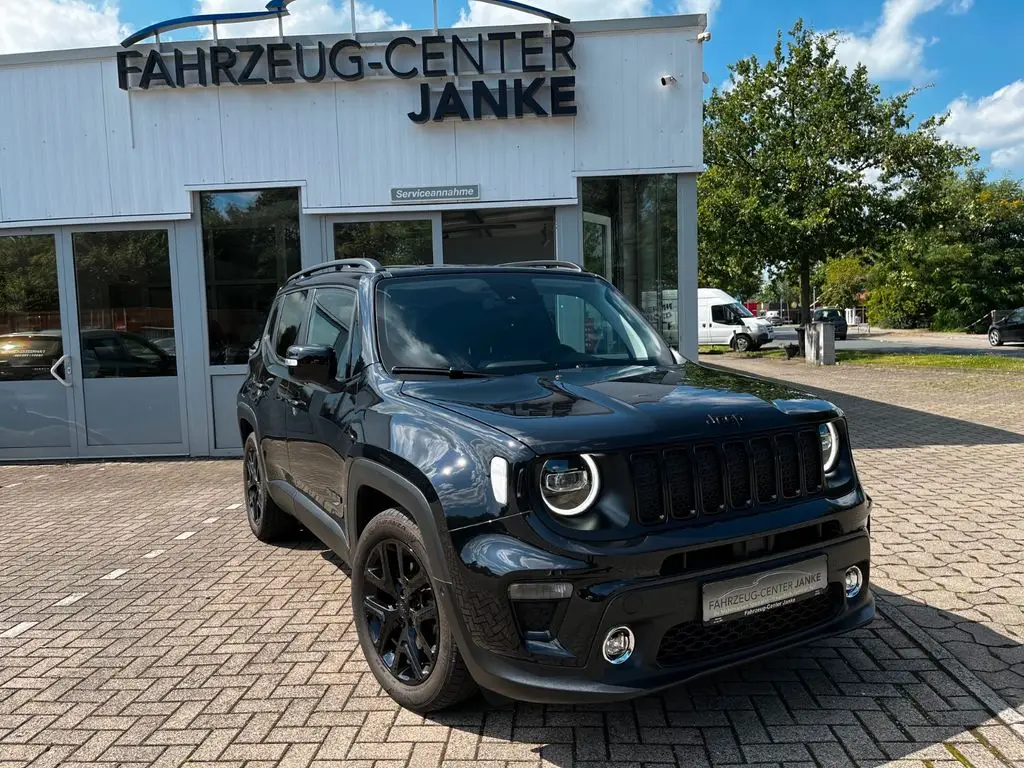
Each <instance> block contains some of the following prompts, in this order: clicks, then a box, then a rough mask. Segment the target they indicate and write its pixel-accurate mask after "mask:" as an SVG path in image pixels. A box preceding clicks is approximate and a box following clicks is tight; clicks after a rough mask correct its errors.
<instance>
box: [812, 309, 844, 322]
mask: <svg viewBox="0 0 1024 768" xmlns="http://www.w3.org/2000/svg"><path fill="white" fill-rule="evenodd" d="M814 319H815V320H840V319H842V315H841V314H840V313H839V310H838V309H819V310H818V311H817V312H815V313H814Z"/></svg>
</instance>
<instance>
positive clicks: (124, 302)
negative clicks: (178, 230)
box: [72, 229, 174, 336]
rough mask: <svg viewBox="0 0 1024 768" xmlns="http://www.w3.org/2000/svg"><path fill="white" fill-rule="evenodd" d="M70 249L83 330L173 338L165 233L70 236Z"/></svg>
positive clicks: (77, 234) (107, 233) (159, 230)
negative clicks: (149, 331)
mask: <svg viewBox="0 0 1024 768" xmlns="http://www.w3.org/2000/svg"><path fill="white" fill-rule="evenodd" d="M72 244H73V248H74V254H75V284H76V291H77V296H78V317H79V324H80V326H81V328H82V329H83V330H85V329H88V328H121V329H127V330H136V329H143V328H146V327H153V328H162V329H169V330H170V333H169V335H171V336H173V335H174V334H173V328H174V320H173V317H172V310H171V262H170V251H169V246H168V241H167V231H166V230H163V229H153V230H130V231H124V232H75V233H74V234H73V235H72ZM165 335H168V334H166V333H165Z"/></svg>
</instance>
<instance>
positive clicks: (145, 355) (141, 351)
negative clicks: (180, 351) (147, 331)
mask: <svg viewBox="0 0 1024 768" xmlns="http://www.w3.org/2000/svg"><path fill="white" fill-rule="evenodd" d="M121 343H123V344H124V347H125V349H127V350H128V354H129V355H131V356H132V357H134V358H135V359H136V360H141V361H143V362H145V363H159V362H160V360H161V357H160V355H159V354H158V353H157V352H156V351H155V350H152V349H150V348H149V347H147V346H146V345H145V344H143V343H142V342H140V341H136V340H135V339H132V338H130V337H127V336H124V337H122V338H121Z"/></svg>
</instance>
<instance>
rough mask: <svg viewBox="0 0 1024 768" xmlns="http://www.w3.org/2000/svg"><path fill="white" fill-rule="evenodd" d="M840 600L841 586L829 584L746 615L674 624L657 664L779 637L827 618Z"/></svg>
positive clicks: (698, 657) (721, 652) (680, 661)
mask: <svg viewBox="0 0 1024 768" xmlns="http://www.w3.org/2000/svg"><path fill="white" fill-rule="evenodd" d="M842 604H843V594H842V591H841V588H840V586H839V585H838V584H832V585H830V586H829V588H828V589H827V590H826V591H825V592H823V593H822V594H820V595H815V596H814V597H810V598H807V599H806V600H800V601H798V602H795V603H790V604H789V605H786V606H783V607H781V608H776V609H774V610H771V611H765V612H764V613H759V614H757V615H755V616H751V617H749V618H745V619H734V620H732V621H724V622H722V623H720V624H704V623H703V622H702V621H699V620H698V621H688V622H686V623H684V624H676V625H675V626H674V627H671V628H670V629H669V630H668V631H667V632H665V634H664V636H663V637H662V639H661V645H660V646H659V647H658V664H660V665H662V666H664V667H672V666H676V665H678V664H687V663H693V662H697V661H701V660H703V659H707V658H709V657H711V656H722V655H725V654H728V653H733V652H735V651H741V650H743V649H745V648H751V647H753V646H756V645H760V644H763V643H768V642H771V641H773V640H780V639H782V638H784V637H787V636H788V635H794V634H796V633H798V632H801V631H803V630H805V629H810V628H812V627H815V626H817V625H818V624H822V623H824V622H826V621H828V620H829V619H830V618H832V617H833V616H834V615H835V614H836V613H838V611H839V609H840V608H841V607H842Z"/></svg>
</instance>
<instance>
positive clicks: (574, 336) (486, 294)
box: [377, 272, 673, 375]
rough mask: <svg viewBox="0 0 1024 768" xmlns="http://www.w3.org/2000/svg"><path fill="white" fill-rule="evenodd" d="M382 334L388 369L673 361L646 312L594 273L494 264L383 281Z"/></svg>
mask: <svg viewBox="0 0 1024 768" xmlns="http://www.w3.org/2000/svg"><path fill="white" fill-rule="evenodd" d="M377 332H378V337H379V345H380V354H381V359H382V361H383V363H384V365H385V366H387V368H388V369H392V368H395V367H402V368H406V367H409V368H431V369H444V370H448V369H454V370H459V371H472V372H480V373H488V374H494V375H502V374H512V373H521V372H524V371H531V370H544V369H550V368H566V367H589V366H595V365H637V364H644V365H650V364H655V363H657V364H663V365H671V364H672V363H673V358H672V353H671V352H670V351H669V349H668V347H667V346H665V342H664V341H662V339H661V337H660V336H658V334H657V333H656V332H655V331H654V329H652V328H651V326H650V325H648V324H647V322H646V321H645V320H644V319H643V318H642V317H641V315H640V313H639V312H637V311H636V309H634V308H633V307H632V306H631V305H630V304H629V303H628V302H627V301H626V300H625V299H624V298H623V297H622V296H621V295H620V294H619V293H618V292H617V291H615V290H614V289H613V288H611V287H610V286H609V285H608V284H607V283H605V282H604V281H602V280H598V279H597V278H594V277H589V276H578V277H577V276H573V277H566V276H559V275H551V274H546V273H541V274H532V273H531V274H528V273H522V272H493V273H477V274H473V273H464V274H459V275H438V276H436V277H435V276H432V275H431V276H417V277H408V278H402V277H399V278H389V279H385V280H382V281H381V282H380V283H379V284H378V286H377Z"/></svg>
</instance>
